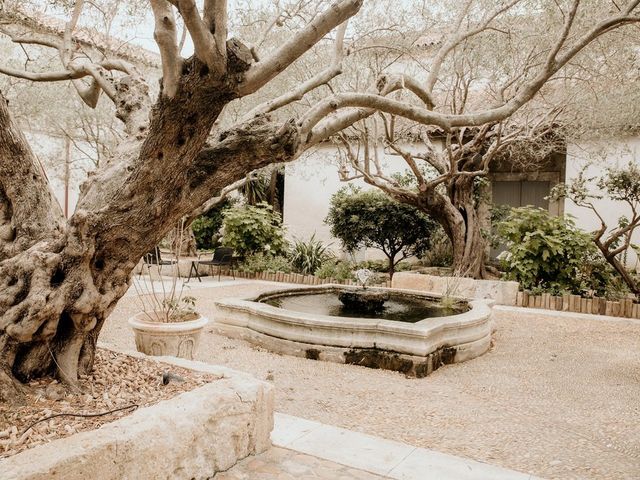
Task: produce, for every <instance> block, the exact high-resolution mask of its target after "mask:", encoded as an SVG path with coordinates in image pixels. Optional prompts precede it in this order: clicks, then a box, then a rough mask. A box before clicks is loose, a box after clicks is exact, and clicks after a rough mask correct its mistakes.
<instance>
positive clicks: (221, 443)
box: [0, 346, 273, 480]
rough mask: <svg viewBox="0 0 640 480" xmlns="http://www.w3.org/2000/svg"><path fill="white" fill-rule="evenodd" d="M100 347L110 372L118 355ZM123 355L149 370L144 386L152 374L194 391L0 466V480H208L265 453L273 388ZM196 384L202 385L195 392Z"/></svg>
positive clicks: (229, 373) (232, 374) (165, 360)
mask: <svg viewBox="0 0 640 480" xmlns="http://www.w3.org/2000/svg"><path fill="white" fill-rule="evenodd" d="M103 347H104V348H105V350H104V351H103V352H102V354H103V355H105V356H106V357H104V358H103V360H104V363H105V364H106V363H107V362H108V363H109V364H111V365H113V364H116V363H117V362H115V361H114V360H116V359H117V358H119V357H121V354H119V353H116V354H112V353H111V349H112V348H113V347H109V346H103ZM126 353H127V355H122V356H123V357H125V359H130V360H131V362H132V364H133V365H135V366H136V368H137V367H138V365H141V368H142V369H143V370H144V371H147V370H146V369H147V368H150V369H151V370H150V371H147V373H150V374H151V377H150V378H151V382H150V383H147V385H148V386H150V387H153V386H154V385H155V382H154V380H155V374H156V373H162V372H164V371H166V370H169V371H170V372H172V373H173V374H179V375H181V376H183V375H184V378H185V380H184V382H175V380H174V382H169V384H168V385H171V383H175V384H181V385H183V388H182V390H184V389H187V388H190V387H189V386H188V383H189V382H191V383H190V386H191V387H194V388H193V389H192V390H190V391H183V392H182V393H180V391H176V392H175V393H177V395H175V396H174V397H173V398H169V399H165V400H162V401H159V402H157V403H156V404H153V405H150V406H145V408H138V409H136V410H135V411H133V413H131V414H129V415H125V416H123V417H122V418H119V419H116V420H115V421H112V422H109V423H105V424H103V425H101V426H99V427H98V428H94V429H92V430H86V431H81V432H79V433H75V434H72V435H69V436H66V437H65V438H57V439H56V440H51V441H48V442H47V443H43V444H41V445H36V446H33V448H30V449H28V450H25V451H22V452H19V453H16V454H14V455H11V456H9V457H5V458H0V472H1V473H0V477H1V478H3V479H4V478H7V479H9V478H11V479H20V480H52V479H53V480H56V479H60V480H86V478H91V479H92V480H119V479H122V478H136V479H138V478H140V479H146V478H148V479H155V478H213V477H215V476H216V474H217V473H219V472H222V471H226V470H228V469H230V468H231V467H233V466H234V465H235V464H236V463H237V462H238V461H239V460H242V459H243V458H246V457H247V456H249V455H254V454H258V453H261V452H264V451H265V450H266V449H267V448H269V447H270V445H271V442H270V438H269V435H270V432H271V430H272V428H273V388H272V387H271V386H270V385H269V384H267V383H265V382H261V381H258V380H256V379H255V378H253V377H251V376H250V375H247V374H244V373H241V372H237V371H234V370H230V369H228V368H225V367H218V366H215V365H208V364H204V363H200V362H194V361H190V360H184V359H179V358H173V357H155V358H153V359H147V358H146V357H144V356H143V355H141V354H138V353H137V352H126ZM112 356H113V357H114V358H113V359H112V358H111V357H112ZM140 359H142V362H139V360H140ZM120 367H122V366H120ZM154 368H157V369H158V370H157V371H154ZM105 370H107V371H106V372H105V373H104V376H103V378H104V379H105V380H107V379H108V380H109V381H110V384H111V385H113V384H115V382H114V381H113V378H114V375H115V378H118V377H117V375H118V371H117V370H118V369H117V368H112V369H110V370H109V369H105ZM125 370H128V369H126V368H125ZM198 379H202V380H203V382H204V384H202V385H201V386H198ZM210 380H213V381H210ZM136 388H138V385H136ZM139 389H141V390H144V383H142V382H141V386H140V388H139ZM133 390H135V388H134V389H133ZM107 393H108V392H107ZM142 397H143V399H148V398H149V394H148V393H144V392H143V395H142ZM61 401H63V400H61ZM64 401H67V400H66V399H65V400H64ZM94 426H95V425H94ZM65 430H66V429H65ZM34 459H37V461H34Z"/></svg>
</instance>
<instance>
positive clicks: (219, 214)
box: [191, 200, 233, 250]
mask: <svg viewBox="0 0 640 480" xmlns="http://www.w3.org/2000/svg"><path fill="white" fill-rule="evenodd" d="M232 205H233V202H232V201H230V200H226V201H224V202H222V203H221V204H219V205H216V206H215V207H213V208H211V209H210V210H208V211H207V212H206V213H204V214H202V215H200V216H199V217H196V219H195V220H194V221H193V222H192V223H191V230H193V235H194V236H195V237H196V247H197V248H198V249H203V250H212V249H214V248H215V247H217V246H218V245H216V243H217V242H216V241H215V239H214V236H217V234H218V232H219V231H220V227H222V221H223V214H224V211H225V210H228V209H229V208H231V206H232Z"/></svg>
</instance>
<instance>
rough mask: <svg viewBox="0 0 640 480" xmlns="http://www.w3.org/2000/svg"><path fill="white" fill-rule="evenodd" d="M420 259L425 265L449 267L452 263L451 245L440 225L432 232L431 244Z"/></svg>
mask: <svg viewBox="0 0 640 480" xmlns="http://www.w3.org/2000/svg"><path fill="white" fill-rule="evenodd" d="M420 260H421V261H422V264H423V265H424V266H425V267H450V266H451V265H453V246H452V245H451V240H449V237H447V234H446V233H444V230H443V229H442V228H441V227H440V228H437V229H436V230H435V231H434V232H433V235H432V236H431V245H430V246H429V249H428V250H427V251H426V252H425V253H424V254H423V255H422V257H421V258H420Z"/></svg>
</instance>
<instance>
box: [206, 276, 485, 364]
mask: <svg viewBox="0 0 640 480" xmlns="http://www.w3.org/2000/svg"><path fill="white" fill-rule="evenodd" d="M353 288H354V289H356V288H358V287H353ZM344 289H345V287H344V286H342V285H323V286H316V287H306V288H288V289H281V290H273V291H269V292H267V293H264V294H262V295H260V296H259V297H253V298H246V299H225V300H222V301H218V302H216V307H217V314H216V315H215V318H214V322H213V326H214V329H215V330H217V331H219V332H220V333H223V334H225V335H228V336H233V337H240V338H244V339H246V340H249V341H252V342H254V343H256V344H259V345H261V346H264V347H265V348H267V349H270V350H276V351H279V352H280V353H287V354H294V355H300V356H306V357H307V358H314V359H321V360H330V361H343V362H346V363H358V362H356V361H349V358H352V359H353V352H354V351H355V352H357V351H362V350H372V351H376V352H379V351H384V352H392V353H395V354H400V355H407V356H409V358H410V359H411V361H413V362H414V363H415V362H416V361H417V362H420V361H421V360H420V359H422V360H424V359H425V358H427V357H429V356H433V355H434V354H439V353H442V351H443V350H446V358H445V359H444V360H442V359H440V357H441V355H439V356H438V366H439V365H440V364H444V363H456V362H462V361H465V360H469V359H471V358H474V357H477V356H479V355H482V354H483V353H485V352H486V351H487V350H488V349H489V346H490V343H491V334H492V332H493V322H492V320H491V307H492V305H493V302H492V301H491V300H469V301H468V304H469V307H470V309H469V310H468V311H466V312H464V313H459V314H456V315H450V316H444V317H434V318H426V319H424V320H420V321H418V322H416V323H405V322H398V321H392V320H384V319H373V318H355V319H350V318H344V317H334V316H328V315H318V314H310V313H303V312H294V311H290V310H286V309H282V308H278V307H274V306H271V305H268V304H266V303H260V300H263V299H265V298H269V297H276V296H284V295H300V294H312V293H327V292H328V291H330V292H335V291H339V290H344ZM389 292H390V293H392V294H394V295H395V294H401V295H402V294H404V295H411V296H416V292H415V291H408V290H398V289H393V290H389ZM424 298H425V299H434V296H432V295H429V296H427V295H424ZM460 300H462V299H460ZM325 347H327V348H325ZM336 349H338V350H336ZM310 350H314V351H313V353H312V354H310V353H309V352H310ZM336 353H337V355H336ZM340 354H342V355H340ZM323 357H324V358H323ZM356 357H358V355H356ZM360 357H361V356H360ZM340 358H343V360H340ZM359 363H360V364H366V363H368V362H367V361H365V360H362V358H360V361H359ZM368 366H373V365H368ZM377 368H385V367H384V366H382V367H377ZM435 368H437V366H436V365H432V366H431V367H430V368H429V373H430V371H432V370H435Z"/></svg>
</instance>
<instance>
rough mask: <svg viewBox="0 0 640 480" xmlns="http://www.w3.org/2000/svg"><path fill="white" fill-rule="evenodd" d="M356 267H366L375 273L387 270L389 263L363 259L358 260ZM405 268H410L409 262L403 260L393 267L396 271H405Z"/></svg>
mask: <svg viewBox="0 0 640 480" xmlns="http://www.w3.org/2000/svg"><path fill="white" fill-rule="evenodd" d="M358 268H366V269H367V270H371V271H372V272H376V273H387V272H388V271H389V265H388V264H387V262H385V261H384V260H364V261H362V262H358V265H357V266H356V269H358ZM407 270H411V263H409V262H404V261H403V262H399V263H398V264H397V265H396V268H395V271H396V272H406V271H407Z"/></svg>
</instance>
